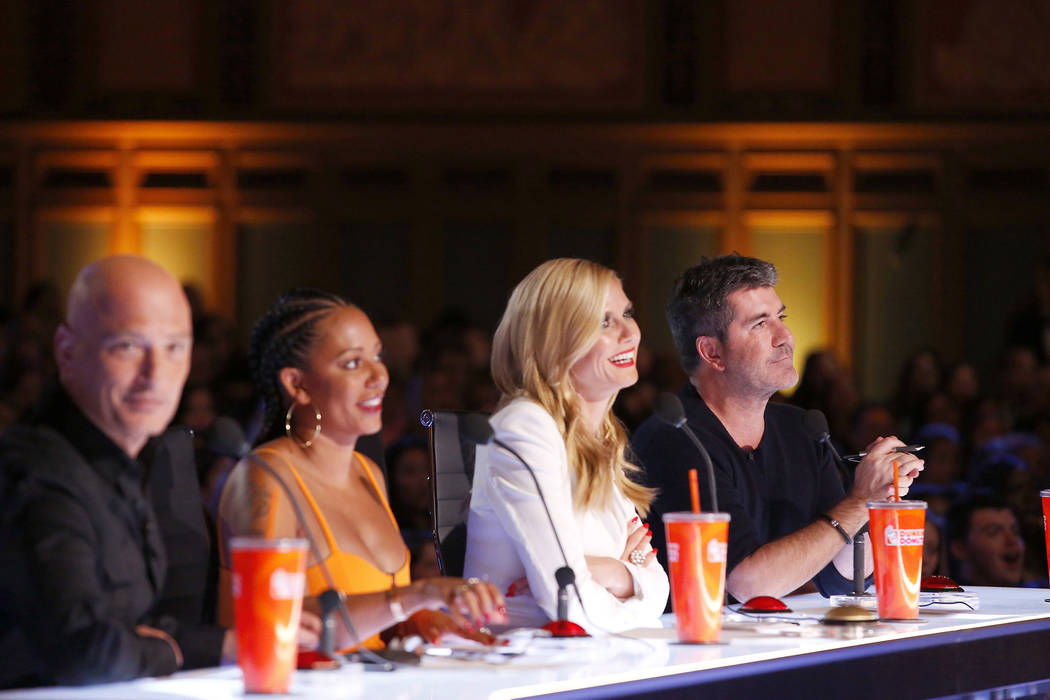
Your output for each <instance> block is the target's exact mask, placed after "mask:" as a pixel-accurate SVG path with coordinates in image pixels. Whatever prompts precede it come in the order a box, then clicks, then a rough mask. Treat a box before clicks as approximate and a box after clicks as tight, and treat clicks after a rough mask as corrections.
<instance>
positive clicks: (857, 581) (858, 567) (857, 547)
mask: <svg viewBox="0 0 1050 700" xmlns="http://www.w3.org/2000/svg"><path fill="white" fill-rule="evenodd" d="M867 531H868V523H864V526H863V527H862V528H861V529H859V530H857V534H855V535H854V536H853V595H854V597H864V598H869V597H871V594H870V593H865V592H864V589H865V588H866V586H865V585H864V533H865V532H867Z"/></svg>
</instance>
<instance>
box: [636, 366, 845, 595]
mask: <svg viewBox="0 0 1050 700" xmlns="http://www.w3.org/2000/svg"><path fill="white" fill-rule="evenodd" d="M679 397H680V398H681V399H682V405H683V407H684V408H685V415H686V418H687V419H688V424H689V427H690V428H692V430H693V432H695V433H696V436H697V437H698V438H699V439H700V442H701V443H702V444H703V445H704V447H705V448H707V451H708V453H709V454H710V455H711V461H712V462H713V463H714V467H715V487H716V488H717V489H718V507H719V510H720V511H722V512H724V513H729V515H730V521H729V551H728V554H727V561H726V571H727V573H728V572H729V571H732V570H733V568H734V567H735V566H736V565H737V564H739V563H740V562H741V561H742V560H743V559H745V558H746V557H748V556H749V555H751V554H752V553H753V552H754V551H755V550H756V549H758V548H759V547H761V546H762V545H764V544H766V543H767V542H771V541H773V540H776V539H779V538H781V537H784V536H785V535H789V534H791V533H793V532H796V531H798V530H801V529H802V528H803V527H805V526H807V525H809V524H810V523H812V522H813V521H814V520H816V518H817V517H818V516H819V515H820V514H821V513H824V512H827V511H828V510H830V509H831V508H832V507H833V506H834V505H836V504H837V503H838V502H839V501H841V500H842V499H843V498H844V497H845V492H844V490H843V486H842V480H841V478H840V477H839V473H838V470H837V469H836V467H835V462H834V458H833V457H832V455H831V453H830V451H829V450H828V449H827V448H826V447H825V446H824V445H823V444H821V443H818V442H817V441H815V440H813V439H812V438H811V437H809V435H808V433H807V432H806V430H805V429H804V428H803V424H802V415H803V412H802V410H801V409H798V408H796V407H794V406H788V405H786V404H779V403H768V404H767V405H766V412H765V431H764V433H763V435H762V441H761V443H759V445H758V447H757V448H756V449H755V450H753V451H752V450H747V449H744V448H741V447H740V446H738V445H737V444H736V442H735V441H734V440H733V438H732V437H730V435H729V433H728V432H727V431H726V429H725V427H723V425H722V423H721V421H719V420H718V418H717V417H716V416H715V415H714V414H713V413H712V412H711V409H709V408H708V407H707V404H706V403H704V400H703V399H702V398H701V397H700V395H699V394H698V393H697V391H696V389H695V388H694V387H693V386H692V385H691V384H687V385H686V386H685V387H684V388H683V389H682V391H680V392H679ZM631 447H632V449H633V451H634V454H635V455H636V456H637V458H638V460H639V461H640V462H641V464H642V466H643V467H644V468H645V483H646V484H647V485H649V486H652V487H655V488H657V489H659V491H660V492H659V495H658V496H657V497H656V500H655V501H654V502H653V505H652V509H651V512H650V516H649V518H650V520H651V521H652V525H651V529H652V533H653V540H652V545H653V547H657V548H659V552H658V553H657V557H658V558H659V559H660V563H661V564H663V565H664V566H665V567H666V566H667V559H666V556H667V555H666V549H667V547H666V538H665V533H664V529H663V525H662V522H661V516H662V515H663V514H664V513H668V512H673V511H687V510H690V508H691V503H690V497H689V478H688V472H689V470H690V469H696V470H697V471H698V472H699V476H700V501H701V507H702V509H703V510H710V509H711V507H712V506H711V498H710V493H709V489H708V488H707V483H708V481H707V476H706V475H705V472H704V467H703V465H702V463H701V461H700V456H699V455H698V454H697V451H696V447H695V446H694V445H693V444H692V442H691V441H690V440H689V438H688V437H687V436H686V435H685V434H684V433H683V432H682V431H681V430H677V429H675V428H673V427H672V426H670V425H667V424H666V423H664V422H663V421H661V420H660V419H659V418H657V417H656V416H653V417H651V418H649V419H648V420H646V421H645V422H644V423H642V425H640V426H639V427H638V430H637V431H635V433H634V435H633V437H632V438H631ZM813 581H814V583H816V585H817V588H818V589H819V590H820V592H821V593H823V594H824V595H825V596H829V595H834V594H839V593H849V592H850V591H851V590H852V582H851V581H850V580H848V579H846V578H845V577H843V576H842V575H841V574H839V572H838V570H837V569H835V566H834V564H831V563H829V564H828V565H827V566H826V567H824V569H822V570H821V571H820V572H819V573H818V574H817V575H816V576H815V577H814V579H813Z"/></svg>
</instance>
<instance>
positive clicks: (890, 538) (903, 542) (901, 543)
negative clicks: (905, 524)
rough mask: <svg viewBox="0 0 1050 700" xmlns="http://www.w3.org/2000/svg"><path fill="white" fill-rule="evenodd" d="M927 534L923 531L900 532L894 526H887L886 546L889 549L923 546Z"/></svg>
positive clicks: (909, 530) (908, 530) (905, 530)
mask: <svg viewBox="0 0 1050 700" xmlns="http://www.w3.org/2000/svg"><path fill="white" fill-rule="evenodd" d="M924 535H925V532H924V531H923V530H921V529H904V530H898V529H897V528H895V527H893V526H892V525H887V526H886V534H885V539H886V546H887V547H909V546H915V545H921V544H922V542H923V539H924Z"/></svg>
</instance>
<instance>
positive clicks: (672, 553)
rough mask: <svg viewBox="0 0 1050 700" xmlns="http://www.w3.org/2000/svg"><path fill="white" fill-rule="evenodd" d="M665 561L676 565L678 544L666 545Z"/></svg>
mask: <svg viewBox="0 0 1050 700" xmlns="http://www.w3.org/2000/svg"><path fill="white" fill-rule="evenodd" d="M667 561H668V562H675V563H676V564H677V563H678V543H677V542H668V543H667Z"/></svg>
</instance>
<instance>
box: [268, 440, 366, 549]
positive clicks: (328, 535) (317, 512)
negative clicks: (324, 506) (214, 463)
mask: <svg viewBox="0 0 1050 700" xmlns="http://www.w3.org/2000/svg"><path fill="white" fill-rule="evenodd" d="M256 452H258V453H263V452H265V453H266V454H272V455H274V456H276V457H277V458H278V459H280V460H281V461H282V462H284V464H285V466H286V467H288V471H290V472H291V473H292V476H293V477H295V483H297V484H298V485H299V490H300V491H302V493H303V497H305V498H306V502H307V504H309V506H310V510H312V511H313V513H314V517H315V518H316V519H317V522H318V524H319V525H320V526H321V532H322V533H324V538H325V541H326V542H327V543H328V551H330V552H334V551H336V545H335V536H334V535H333V534H332V530H331V528H329V527H328V521H327V520H325V519H324V515H322V514H321V509H320V508H318V507H317V501H315V500H314V497H313V495H311V493H310V490H309V489H307V488H306V484H305V483H303V478H302V477H301V476H299V472H298V470H296V468H295V466H294V465H293V464H292V462H291V460H290V459H288V458H287V457H285V456H284V455H282V454H281V453H280V452H278V451H277V450H275V449H273V448H270V447H262V448H260V449H258V450H256ZM369 476H371V474H369Z"/></svg>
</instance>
